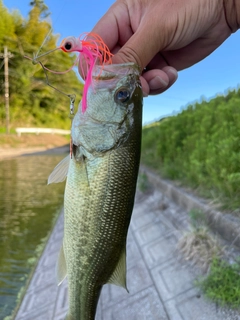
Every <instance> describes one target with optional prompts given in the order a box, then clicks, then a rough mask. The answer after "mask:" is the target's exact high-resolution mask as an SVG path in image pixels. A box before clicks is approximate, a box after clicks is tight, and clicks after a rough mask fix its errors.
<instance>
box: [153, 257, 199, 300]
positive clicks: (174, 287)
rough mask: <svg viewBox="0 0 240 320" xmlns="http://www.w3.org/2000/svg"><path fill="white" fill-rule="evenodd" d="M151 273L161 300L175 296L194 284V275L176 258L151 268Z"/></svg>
mask: <svg viewBox="0 0 240 320" xmlns="http://www.w3.org/2000/svg"><path fill="white" fill-rule="evenodd" d="M151 274H152V277H153V279H154V280H155V285H156V288H157V290H158V292H159V294H160V296H161V299H162V301H166V300H169V299H171V298H173V297H176V296H178V295H179V294H181V293H183V292H186V291H187V290H189V289H191V288H192V287H193V286H194V284H193V281H194V280H195V277H194V276H193V274H192V273H191V272H190V271H189V268H188V267H187V266H186V264H184V263H180V261H178V260H177V259H172V260H169V261H168V262H167V263H165V264H161V265H160V266H157V267H155V268H153V269H152V270H151Z"/></svg>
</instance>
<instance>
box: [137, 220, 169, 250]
mask: <svg viewBox="0 0 240 320" xmlns="http://www.w3.org/2000/svg"><path fill="white" fill-rule="evenodd" d="M170 230H171V229H170V226H169V224H168V222H167V220H166V219H165V218H164V217H161V219H160V221H158V222H152V223H149V224H147V225H145V226H144V227H142V228H141V229H138V230H137V231H136V232H135V235H136V238H137V242H138V243H139V245H140V246H142V245H145V244H147V243H149V242H151V241H153V240H155V239H158V238H159V237H162V236H164V235H165V234H166V233H167V232H169V231H170Z"/></svg>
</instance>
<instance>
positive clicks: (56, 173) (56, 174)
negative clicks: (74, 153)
mask: <svg viewBox="0 0 240 320" xmlns="http://www.w3.org/2000/svg"><path fill="white" fill-rule="evenodd" d="M69 162H70V156H69V155H67V156H66V157H65V158H64V159H63V160H62V161H60V162H59V164H58V165H56V167H55V168H54V169H53V172H52V173H51V174H50V176H49V177H48V184H50V183H58V182H63V181H64V180H65V179H66V177H67V174H68V168H69Z"/></svg>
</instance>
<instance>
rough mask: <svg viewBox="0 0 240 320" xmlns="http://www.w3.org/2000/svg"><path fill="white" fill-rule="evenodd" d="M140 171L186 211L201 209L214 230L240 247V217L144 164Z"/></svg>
mask: <svg viewBox="0 0 240 320" xmlns="http://www.w3.org/2000/svg"><path fill="white" fill-rule="evenodd" d="M139 172H140V173H145V174H146V175H147V177H148V180H149V182H150V183H151V184H153V186H154V187H155V188H158V189H160V190H161V192H162V193H163V194H164V195H165V196H167V197H168V198H169V199H171V200H172V201H173V202H175V203H176V204H177V205H178V206H180V207H182V208H183V209H185V210H186V211H190V210H192V209H198V210H201V211H202V212H203V213H204V214H205V215H206V220H207V223H208V225H209V227H210V228H211V229H212V230H213V231H214V232H217V233H218V234H219V235H220V236H221V237H222V238H223V239H225V240H227V241H229V242H231V244H234V245H235V246H237V247H238V248H240V219H239V218H237V217H235V216H232V215H231V214H224V213H222V212H220V211H216V210H214V209H213V208H211V207H210V206H209V205H207V204H206V203H204V200H203V199H200V198H197V197H196V196H194V195H192V194H190V193H187V192H186V191H185V190H183V189H181V188H179V187H176V186H175V185H174V184H173V183H171V182H169V181H166V180H164V179H162V178H161V177H160V176H159V175H158V174H157V173H156V172H154V171H153V170H151V169H149V168H147V167H146V166H144V165H141V166H140V169H139Z"/></svg>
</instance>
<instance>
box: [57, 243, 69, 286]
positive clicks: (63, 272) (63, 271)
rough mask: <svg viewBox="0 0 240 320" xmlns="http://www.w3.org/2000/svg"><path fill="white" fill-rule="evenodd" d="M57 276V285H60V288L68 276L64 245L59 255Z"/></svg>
mask: <svg viewBox="0 0 240 320" xmlns="http://www.w3.org/2000/svg"><path fill="white" fill-rule="evenodd" d="M56 274H57V283H58V286H60V284H61V283H62V282H63V280H64V279H65V278H66V276H67V265H66V260H65V254H64V250H63V244H62V246H61V249H60V251H59V255H58V262H57V268H56Z"/></svg>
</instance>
